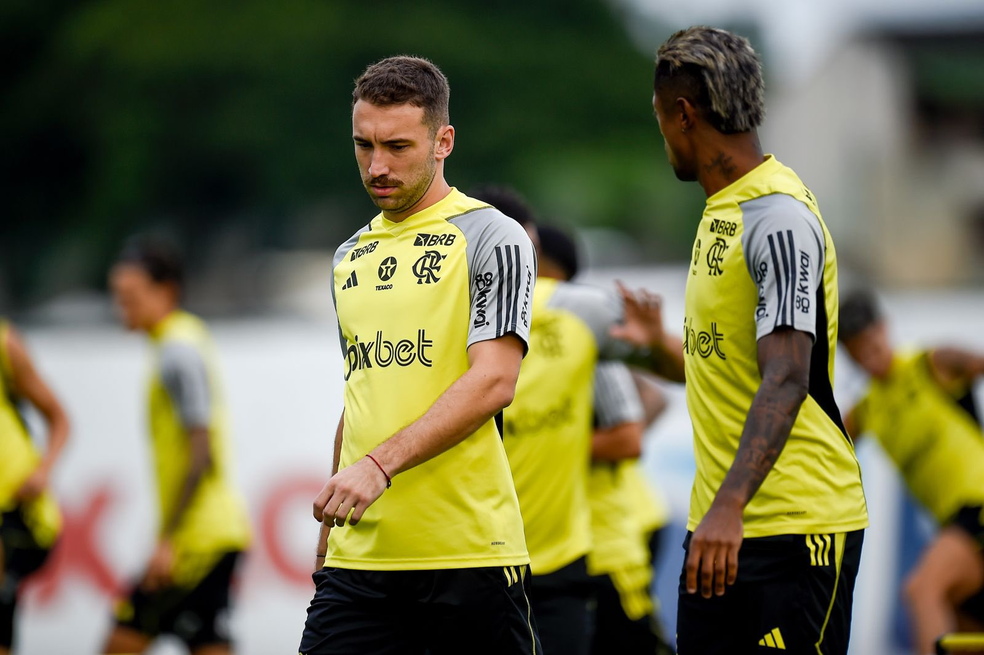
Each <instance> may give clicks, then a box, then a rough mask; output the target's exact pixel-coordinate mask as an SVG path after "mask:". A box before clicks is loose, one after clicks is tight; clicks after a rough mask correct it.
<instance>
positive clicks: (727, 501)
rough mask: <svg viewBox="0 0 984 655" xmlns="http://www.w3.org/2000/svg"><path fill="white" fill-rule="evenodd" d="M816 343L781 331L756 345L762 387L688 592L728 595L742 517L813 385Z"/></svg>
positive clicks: (704, 528) (702, 531)
mask: <svg viewBox="0 0 984 655" xmlns="http://www.w3.org/2000/svg"><path fill="white" fill-rule="evenodd" d="M812 349H813V338H812V336H811V335H810V334H808V333H806V332H800V331H798V330H794V329H792V328H788V327H782V328H779V329H777V330H776V331H774V332H772V333H771V334H769V335H767V336H764V337H762V338H761V339H759V342H758V365H759V371H760V372H761V374H762V384H761V386H760V387H759V390H758V393H756V394H755V399H754V400H753V401H752V406H751V408H750V409H749V410H748V418H747V419H746V420H745V428H744V430H743V431H742V434H741V440H740V441H739V443H738V452H737V454H736V455H735V461H734V463H733V464H732V465H731V469H730V470H729V471H728V474H727V476H725V478H724V482H723V483H722V484H721V488H720V489H718V492H717V495H716V496H715V497H714V502H713V503H712V504H711V507H710V509H709V510H708V512H707V514H706V515H705V516H704V519H703V520H702V521H701V523H700V525H699V526H697V530H695V531H694V535H693V537H692V538H691V541H690V552H689V554H688V556H687V564H686V571H687V591H688V593H696V592H697V578H698V576H699V577H700V591H701V594H702V595H703V596H704V597H705V598H710V597H711V594H712V592H713V593H714V594H716V595H718V596H721V595H723V594H724V590H725V583H726V582H727V584H729V585H730V584H734V581H735V578H736V576H737V574H738V549H739V548H741V542H742V535H743V526H742V512H743V511H744V509H745V506H746V505H747V504H748V503H749V501H751V499H752V497H754V496H755V493H756V492H757V491H758V489H759V487H760V486H761V485H762V482H763V481H764V480H765V478H766V476H767V475H768V474H769V471H771V470H772V467H773V466H774V465H775V463H776V460H777V459H779V454H780V453H781V452H782V449H783V447H784V446H785V445H786V440H787V439H788V438H789V432H790V430H792V428H793V422H794V421H795V420H796V415H797V414H798V413H799V410H800V406H801V405H802V404H803V401H804V400H806V396H807V393H808V390H809V383H810V354H811V351H812Z"/></svg>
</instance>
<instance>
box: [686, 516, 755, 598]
mask: <svg viewBox="0 0 984 655" xmlns="http://www.w3.org/2000/svg"><path fill="white" fill-rule="evenodd" d="M741 514H742V510H741V508H740V507H726V506H721V505H717V504H712V505H711V509H710V510H708V512H707V514H705V515H704V519H703V520H702V521H701V522H700V525H698V526H697V529H696V530H695V531H694V535H693V537H691V538H690V552H689V553H688V554H687V563H686V567H685V568H686V571H687V593H688V594H695V593H697V575H698V573H699V574H700V594H701V596H703V597H704V598H710V597H711V592H712V590H713V593H714V594H715V595H717V596H723V595H724V589H725V582H727V584H728V585H733V584H734V583H735V579H736V578H737V577H738V550H739V549H740V548H741V541H742V538H743V534H744V526H743V525H742V521H741Z"/></svg>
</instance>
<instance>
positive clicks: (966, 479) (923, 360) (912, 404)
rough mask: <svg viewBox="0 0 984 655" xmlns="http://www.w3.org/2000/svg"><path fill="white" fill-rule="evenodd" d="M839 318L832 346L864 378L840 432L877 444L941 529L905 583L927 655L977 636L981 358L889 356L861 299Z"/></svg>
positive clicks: (883, 335) (982, 503)
mask: <svg viewBox="0 0 984 655" xmlns="http://www.w3.org/2000/svg"><path fill="white" fill-rule="evenodd" d="M840 314H841V327H840V339H841V341H842V342H843V344H844V346H845V348H846V350H847V352H848V353H849V354H850V355H851V358H852V359H853V360H854V361H855V362H857V363H858V364H859V365H860V366H861V368H862V369H864V371H865V372H866V373H868V375H870V376H871V383H870V388H869V389H868V392H867V394H866V395H865V396H864V397H863V398H862V399H861V401H860V402H859V403H858V404H857V405H856V406H855V407H854V409H853V410H852V411H851V412H850V413H849V414H848V416H847V420H846V423H847V427H848V430H850V432H851V434H854V435H856V436H860V435H862V434H864V433H871V434H873V435H874V436H875V437H876V438H877V439H878V442H879V443H880V444H881V445H882V447H883V448H884V449H885V452H886V453H888V455H889V457H891V459H892V461H894V462H895V465H896V466H897V467H898V469H899V472H900V473H901V474H902V477H903V479H904V480H905V483H906V485H907V486H908V487H909V490H910V491H911V492H912V494H913V496H915V498H916V499H917V500H918V501H919V502H920V503H922V505H923V506H924V507H925V508H926V509H927V510H929V512H930V513H932V515H933V516H934V517H935V518H936V520H937V521H938V522H939V525H940V526H941V530H940V533H939V536H938V537H937V538H936V540H935V541H934V542H933V543H932V544H931V545H930V546H929V547H928V548H927V549H926V551H925V552H924V553H923V554H922V557H921V559H920V561H919V563H918V564H917V565H916V568H915V570H914V571H912V573H910V574H909V578H908V580H907V581H906V584H905V597H906V601H907V603H908V606H909V609H910V611H911V614H912V618H913V620H914V623H915V626H914V627H915V642H916V645H917V646H918V648H919V651H918V652H919V653H931V652H934V644H935V642H936V640H937V639H938V638H939V637H940V636H941V635H943V634H945V633H947V632H951V631H953V630H955V629H959V630H961V631H967V632H984V434H982V432H981V427H980V424H979V422H978V418H977V416H976V415H975V414H974V410H975V407H974V404H973V385H974V382H975V381H976V380H977V379H978V378H979V377H981V376H982V375H984V355H981V354H979V353H974V352H969V351H966V350H962V349H959V348H951V347H941V348H932V349H928V348H915V349H906V350H895V349H894V348H893V346H892V343H891V340H890V338H889V333H888V325H887V323H886V321H885V318H884V316H883V315H882V312H881V310H880V308H879V307H878V303H877V301H876V300H875V297H874V295H873V294H871V293H870V292H868V291H856V292H854V293H851V294H849V295H847V296H846V297H845V298H844V300H843V302H842V303H841V310H840Z"/></svg>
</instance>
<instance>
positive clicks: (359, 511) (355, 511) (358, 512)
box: [349, 501, 375, 525]
mask: <svg viewBox="0 0 984 655" xmlns="http://www.w3.org/2000/svg"><path fill="white" fill-rule="evenodd" d="M374 502H375V501H369V502H368V503H356V504H355V507H353V508H352V517H351V518H349V523H350V524H351V525H355V524H357V523H358V522H359V521H361V520H362V516H363V515H364V514H365V513H366V510H367V509H369V506H370V505H372V504H373V503H374Z"/></svg>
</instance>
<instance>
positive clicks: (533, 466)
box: [472, 186, 680, 655]
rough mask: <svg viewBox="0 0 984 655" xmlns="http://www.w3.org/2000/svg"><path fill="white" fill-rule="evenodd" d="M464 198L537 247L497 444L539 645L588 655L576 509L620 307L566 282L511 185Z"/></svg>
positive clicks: (587, 600)
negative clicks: (518, 513)
mask: <svg viewBox="0 0 984 655" xmlns="http://www.w3.org/2000/svg"><path fill="white" fill-rule="evenodd" d="M472 195H474V197H476V198H478V199H480V200H483V201H485V202H488V203H489V204H491V205H493V206H494V207H495V208H496V209H498V210H499V211H501V212H502V213H504V214H506V215H507V216H509V217H511V218H513V219H515V220H516V222H518V223H519V224H520V225H522V226H523V228H524V229H526V231H527V232H528V233H529V235H530V238H531V239H532V241H533V243H534V245H536V246H537V263H538V271H537V282H536V288H535V291H534V292H533V323H532V325H531V326H530V352H529V354H528V355H527V357H526V359H525V360H524V361H523V366H522V369H521V371H520V375H519V381H518V383H517V385H516V397H515V399H514V400H513V403H512V404H511V405H510V406H509V407H508V408H506V409H505V410H504V412H503V444H504V445H505V448H506V454H507V455H508V456H509V465H510V468H511V469H512V474H513V479H514V481H515V483H516V492H517V494H518V496H519V505H520V509H521V510H522V513H523V523H524V525H525V528H526V543H527V547H528V549H529V552H530V570H531V572H532V573H533V590H534V592H533V611H534V615H535V616H536V620H537V625H538V627H539V629H540V638H541V640H542V642H543V648H544V651H545V652H547V653H568V654H570V655H578V654H585V655H586V654H587V653H589V652H590V648H591V638H592V632H593V629H592V628H593V623H594V617H593V613H592V609H593V606H594V584H593V581H592V579H591V577H590V576H589V573H588V554H589V552H590V551H591V540H592V534H591V533H592V531H591V515H590V514H589V513H588V512H585V511H584V508H585V506H586V505H588V504H589V503H590V501H589V491H588V486H589V481H588V476H589V463H590V456H591V437H592V406H593V401H592V395H593V391H592V390H593V380H594V378H595V369H596V366H597V364H598V360H599V358H611V357H624V356H627V355H629V354H631V352H632V349H631V347H629V346H628V345H626V344H625V343H623V342H620V341H617V340H616V339H615V338H614V337H613V336H612V329H613V328H615V327H616V326H618V324H619V323H620V322H621V321H622V314H623V312H622V307H621V303H620V302H619V300H620V299H619V297H618V296H617V295H616V294H614V293H610V292H606V291H603V290H601V289H596V288H593V287H590V286H586V285H581V284H570V283H568V278H569V271H567V270H565V268H567V267H569V266H571V265H573V266H576V261H572V260H570V259H568V260H567V261H566V262H562V261H558V260H556V259H554V258H552V257H551V256H550V253H548V252H547V251H546V250H545V245H550V246H553V245H555V241H550V239H551V238H552V237H553V236H555V235H554V233H552V232H549V233H548V234H547V239H548V244H544V243H542V242H541V241H540V239H539V232H538V227H537V224H536V220H535V217H534V214H533V211H532V209H531V208H530V207H529V205H528V204H527V203H526V202H525V201H524V200H523V199H522V198H521V197H520V196H519V195H518V194H517V193H516V192H515V191H514V190H512V189H510V188H507V187H494V186H487V187H481V188H479V189H475V190H474V191H473V192H472ZM571 254H573V253H571ZM660 328H661V326H660ZM660 331H661V330H660ZM679 346H680V344H679V342H678V341H675V339H674V338H672V337H667V338H666V341H665V342H660V343H658V344H653V347H654V348H660V349H668V350H669V351H676V352H678V351H679V350H680V348H679ZM653 361H655V360H653ZM613 652H614V651H613ZM619 652H621V651H619Z"/></svg>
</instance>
